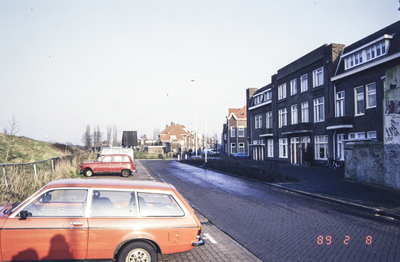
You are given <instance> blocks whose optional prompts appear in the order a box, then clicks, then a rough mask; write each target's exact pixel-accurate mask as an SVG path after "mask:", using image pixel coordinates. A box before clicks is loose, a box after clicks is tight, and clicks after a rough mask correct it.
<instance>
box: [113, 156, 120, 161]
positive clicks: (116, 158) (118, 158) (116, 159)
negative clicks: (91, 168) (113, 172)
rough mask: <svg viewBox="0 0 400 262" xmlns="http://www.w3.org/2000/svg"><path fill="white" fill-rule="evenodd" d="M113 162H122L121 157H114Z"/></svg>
mask: <svg viewBox="0 0 400 262" xmlns="http://www.w3.org/2000/svg"><path fill="white" fill-rule="evenodd" d="M114 162H122V156H114Z"/></svg>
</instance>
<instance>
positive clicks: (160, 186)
mask: <svg viewBox="0 0 400 262" xmlns="http://www.w3.org/2000/svg"><path fill="white" fill-rule="evenodd" d="M49 187H101V188H129V189H155V190H164V191H171V190H172V188H173V186H172V185H170V184H167V183H162V182H152V181H133V180H126V179H93V178H92V179H81V178H74V179H60V180H54V181H52V182H49V183H47V185H46V188H49Z"/></svg>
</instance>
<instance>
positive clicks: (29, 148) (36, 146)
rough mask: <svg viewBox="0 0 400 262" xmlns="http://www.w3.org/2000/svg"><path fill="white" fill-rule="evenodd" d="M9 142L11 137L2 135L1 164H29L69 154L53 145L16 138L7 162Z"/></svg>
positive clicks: (0, 142)
mask: <svg viewBox="0 0 400 262" xmlns="http://www.w3.org/2000/svg"><path fill="white" fill-rule="evenodd" d="M8 141H9V135H5V134H3V133H0V164H4V163H28V162H34V161H40V160H45V159H49V158H52V157H59V156H62V155H64V154H69V153H68V152H63V151H60V150H58V149H56V148H55V147H54V146H53V144H51V143H46V142H43V141H36V140H33V139H30V138H27V137H23V136H14V137H13V140H12V144H11V149H10V152H9V156H8V159H7V161H6V159H5V158H6V154H7V147H8Z"/></svg>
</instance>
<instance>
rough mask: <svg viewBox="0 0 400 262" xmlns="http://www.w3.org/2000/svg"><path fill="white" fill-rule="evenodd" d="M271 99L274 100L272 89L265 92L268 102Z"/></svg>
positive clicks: (265, 99) (265, 98)
mask: <svg viewBox="0 0 400 262" xmlns="http://www.w3.org/2000/svg"><path fill="white" fill-rule="evenodd" d="M270 100H272V91H271V90H269V91H267V92H265V94H264V101H265V102H267V101H270Z"/></svg>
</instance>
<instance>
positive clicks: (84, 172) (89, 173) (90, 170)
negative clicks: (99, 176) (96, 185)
mask: <svg viewBox="0 0 400 262" xmlns="http://www.w3.org/2000/svg"><path fill="white" fill-rule="evenodd" d="M83 174H84V175H85V176H86V177H91V176H92V175H93V171H92V169H90V168H86V169H85V170H84V171H83Z"/></svg>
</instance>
